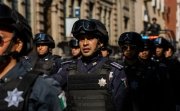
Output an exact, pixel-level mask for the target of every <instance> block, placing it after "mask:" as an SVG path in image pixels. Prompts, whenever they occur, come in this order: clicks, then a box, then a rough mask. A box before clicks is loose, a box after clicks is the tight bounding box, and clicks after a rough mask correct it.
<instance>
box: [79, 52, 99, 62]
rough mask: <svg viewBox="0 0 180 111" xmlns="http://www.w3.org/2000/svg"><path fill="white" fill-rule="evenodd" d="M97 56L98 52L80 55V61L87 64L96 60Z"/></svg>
mask: <svg viewBox="0 0 180 111" xmlns="http://www.w3.org/2000/svg"><path fill="white" fill-rule="evenodd" d="M99 56H100V55H99V53H94V54H93V55H91V56H88V57H85V56H82V61H83V62H84V63H87V64H88V63H91V62H93V61H95V60H97V59H98V57H99Z"/></svg>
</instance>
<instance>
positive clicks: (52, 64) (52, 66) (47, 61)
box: [35, 53, 61, 75]
mask: <svg viewBox="0 0 180 111" xmlns="http://www.w3.org/2000/svg"><path fill="white" fill-rule="evenodd" d="M60 66H61V58H60V57H58V56H54V55H52V53H48V54H46V55H45V56H44V57H39V58H38V60H37V62H36V65H35V70H36V71H40V72H43V73H44V74H46V75H51V74H55V73H57V71H58V69H59V68H60Z"/></svg>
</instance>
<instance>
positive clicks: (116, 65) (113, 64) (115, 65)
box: [110, 62, 123, 69]
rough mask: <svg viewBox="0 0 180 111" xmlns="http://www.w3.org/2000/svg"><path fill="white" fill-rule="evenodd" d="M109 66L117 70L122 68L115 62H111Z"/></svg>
mask: <svg viewBox="0 0 180 111" xmlns="http://www.w3.org/2000/svg"><path fill="white" fill-rule="evenodd" d="M110 64H111V65H112V66H114V67H116V68H118V69H122V68H123V66H122V65H120V64H118V63H117V62H111V63H110Z"/></svg>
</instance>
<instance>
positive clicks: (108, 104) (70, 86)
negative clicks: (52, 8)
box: [54, 19, 127, 111]
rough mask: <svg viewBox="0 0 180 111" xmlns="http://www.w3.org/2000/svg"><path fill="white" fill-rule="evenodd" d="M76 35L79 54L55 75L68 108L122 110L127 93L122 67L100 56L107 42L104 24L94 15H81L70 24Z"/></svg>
mask: <svg viewBox="0 0 180 111" xmlns="http://www.w3.org/2000/svg"><path fill="white" fill-rule="evenodd" d="M72 34H73V36H74V37H75V38H76V39H78V41H79V46H80V50H81V53H82V58H80V59H78V60H76V61H71V62H70V61H67V62H66V63H64V64H63V65H62V68H61V71H60V72H59V73H58V74H56V75H54V77H55V79H56V80H57V81H59V83H60V85H61V87H62V88H63V89H64V90H66V94H67V95H68V96H67V104H68V107H67V109H68V110H76V111H78V110H81V111H86V110H91V111H97V110H98V111H121V110H122V106H123V101H124V98H125V94H126V87H127V86H126V76H125V73H124V70H123V67H122V66H121V65H119V64H118V63H116V62H112V61H109V59H107V58H103V57H102V56H100V49H101V47H102V46H103V44H107V43H108V32H107V30H106V28H105V26H104V25H103V24H102V23H101V22H100V21H99V20H95V19H88V20H87V19H80V20H78V21H76V22H75V23H74V25H73V28H72Z"/></svg>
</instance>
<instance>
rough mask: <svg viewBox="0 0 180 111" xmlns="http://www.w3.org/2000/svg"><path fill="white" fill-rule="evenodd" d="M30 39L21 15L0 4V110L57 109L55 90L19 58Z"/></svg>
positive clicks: (29, 44)
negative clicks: (28, 68) (27, 67)
mask: <svg viewBox="0 0 180 111" xmlns="http://www.w3.org/2000/svg"><path fill="white" fill-rule="evenodd" d="M32 41H33V40H32V32H31V27H30V26H29V25H28V23H27V21H26V20H25V19H24V17H23V16H22V15H21V14H19V13H18V12H17V11H15V10H12V9H11V8H9V7H8V6H6V5H4V4H0V92H1V95H0V106H1V107H0V111H60V107H59V99H58V97H57V94H58V92H59V91H58V90H56V89H55V88H54V87H52V86H50V85H49V84H48V83H47V82H46V81H45V79H42V78H41V77H39V76H38V74H35V72H34V71H30V72H28V71H27V70H26V69H24V68H25V67H24V66H23V64H22V62H20V61H19V60H20V58H21V57H22V56H25V55H26V54H28V53H29V52H30V51H31V49H32V46H33V43H32Z"/></svg>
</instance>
